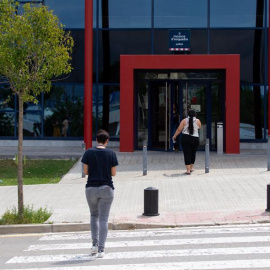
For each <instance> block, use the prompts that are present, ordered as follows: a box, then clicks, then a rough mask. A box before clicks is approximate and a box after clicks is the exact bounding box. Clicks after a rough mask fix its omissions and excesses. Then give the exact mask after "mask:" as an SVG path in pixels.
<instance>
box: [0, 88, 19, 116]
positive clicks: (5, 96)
mask: <svg viewBox="0 0 270 270" xmlns="http://www.w3.org/2000/svg"><path fill="white" fill-rule="evenodd" d="M14 109H15V96H14V95H13V92H12V90H10V89H8V86H7V85H6V86H4V85H3V84H1V83H0V110H7V111H12V110H14Z"/></svg>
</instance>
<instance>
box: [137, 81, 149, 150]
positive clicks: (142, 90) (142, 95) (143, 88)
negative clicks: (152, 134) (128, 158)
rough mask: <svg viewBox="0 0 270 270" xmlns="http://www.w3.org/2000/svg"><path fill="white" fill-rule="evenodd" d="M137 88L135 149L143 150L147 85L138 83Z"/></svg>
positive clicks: (145, 134) (145, 135)
mask: <svg viewBox="0 0 270 270" xmlns="http://www.w3.org/2000/svg"><path fill="white" fill-rule="evenodd" d="M137 88H138V96H137V99H138V101H137V132H138V133H137V147H138V148H143V141H144V140H148V114H149V112H148V84H147V83H146V82H138V86H137Z"/></svg>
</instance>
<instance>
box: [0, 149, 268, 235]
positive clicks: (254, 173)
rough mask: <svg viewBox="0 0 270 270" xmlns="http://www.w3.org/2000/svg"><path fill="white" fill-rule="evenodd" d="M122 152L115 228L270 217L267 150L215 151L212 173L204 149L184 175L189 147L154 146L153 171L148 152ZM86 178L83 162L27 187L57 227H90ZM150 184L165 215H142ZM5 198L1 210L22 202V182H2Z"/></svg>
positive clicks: (58, 152)
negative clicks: (19, 194)
mask: <svg viewBox="0 0 270 270" xmlns="http://www.w3.org/2000/svg"><path fill="white" fill-rule="evenodd" d="M25 148H26V147H24V151H25V153H28V154H27V155H28V156H29V158H35V157H39V158H44V157H46V158H64V157H65V158H71V157H80V156H81V149H80V148H76V147H73V148H65V149H61V148H59V149H57V148H53V149H42V148H38V147H36V148H33V147H32V148H31V147H29V148H28V147H27V149H25ZM12 151H13V149H11V148H10V147H9V148H8V147H7V149H5V151H3V147H1V153H2V154H0V157H1V155H2V157H4V154H3V153H5V154H6V156H9V155H10V156H12ZM115 151H116V152H117V156H118V160H119V166H118V168H117V175H116V177H114V184H115V188H116V189H115V200H114V202H113V205H112V209H111V215H110V228H113V229H128V228H145V227H161V226H163V227H164V226H165V227H167V226H190V225H206V224H209V225H216V224H228V223H254V222H270V216H269V213H268V212H265V208H266V200H267V196H266V188H267V185H268V184H269V182H270V177H269V176H270V172H268V171H267V153H266V151H265V150H253V151H242V152H241V154H240V155H226V154H223V155H222V154H221V155H219V154H216V153H210V171H209V173H205V154H204V152H198V154H197V161H196V167H195V171H194V172H193V173H192V175H185V174H184V172H185V168H184V161H183V155H182V153H181V152H169V153H164V152H150V151H149V152H148V155H147V164H148V166H147V175H145V176H144V175H143V153H142V152H141V151H135V152H133V153H120V152H119V151H118V149H115ZM0 179H1V176H0ZM85 181H86V179H85V178H82V165H81V163H80V162H78V163H77V164H76V165H75V166H74V167H73V168H72V170H71V171H70V172H69V173H68V174H67V175H65V176H64V177H63V179H62V180H61V181H60V183H59V184H54V185H32V186H24V199H25V204H29V205H33V206H34V207H37V208H38V207H45V206H46V207H47V208H49V209H52V210H53V215H52V216H51V218H50V219H49V221H48V222H49V223H52V224H54V225H55V228H54V230H70V229H71V226H73V227H72V230H79V229H85V228H88V226H89V225H88V222H89V210H88V206H87V203H86V200H85V196H84V186H85ZM147 187H155V188H157V189H158V193H159V199H158V212H159V215H158V216H151V217H150V216H144V215H142V213H143V212H144V189H145V188H147ZM0 198H1V200H0V215H1V214H3V212H4V211H5V210H6V209H7V208H11V207H12V206H16V205H17V188H16V187H4V186H2V187H0ZM74 223H75V225H70V224H74ZM56 224H61V226H62V229H60V228H57V229H56ZM68 225H69V226H68ZM52 226H53V225H52ZM51 230H53V229H51ZM0 233H1V229H0ZM2 233H3V232H2Z"/></svg>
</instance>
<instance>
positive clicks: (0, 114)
mask: <svg viewBox="0 0 270 270" xmlns="http://www.w3.org/2000/svg"><path fill="white" fill-rule="evenodd" d="M14 123H15V113H14V112H8V111H6V112H5V111H1V110H0V136H14Z"/></svg>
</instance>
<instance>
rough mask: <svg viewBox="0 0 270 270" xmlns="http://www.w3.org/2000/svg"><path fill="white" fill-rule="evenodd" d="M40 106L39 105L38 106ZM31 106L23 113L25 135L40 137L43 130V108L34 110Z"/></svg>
mask: <svg viewBox="0 0 270 270" xmlns="http://www.w3.org/2000/svg"><path fill="white" fill-rule="evenodd" d="M37 108H38V107H37ZM31 109H33V108H31V107H29V109H26V110H25V111H24V114H23V135H24V136H26V137H40V136H41V135H42V130H41V119H42V117H41V110H39V111H33V110H31Z"/></svg>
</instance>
